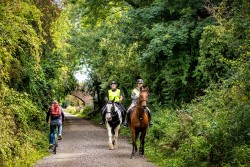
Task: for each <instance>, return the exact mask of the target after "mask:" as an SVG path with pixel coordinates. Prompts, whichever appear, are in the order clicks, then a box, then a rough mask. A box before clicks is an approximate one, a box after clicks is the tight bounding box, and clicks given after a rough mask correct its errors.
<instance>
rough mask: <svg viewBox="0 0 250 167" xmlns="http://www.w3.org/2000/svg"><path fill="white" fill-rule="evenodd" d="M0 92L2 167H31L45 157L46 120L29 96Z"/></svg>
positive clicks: (3, 89) (0, 156)
mask: <svg viewBox="0 0 250 167" xmlns="http://www.w3.org/2000/svg"><path fill="white" fill-rule="evenodd" d="M0 90H1V92H2V94H1V96H0V97H1V98H0V99H1V100H0V120H1V121H0V131H1V134H0V146H1V147H0V166H31V165H32V164H33V163H34V162H35V161H36V160H37V159H39V158H41V157H42V156H43V155H44V154H46V153H45V152H43V151H42V150H45V147H46V146H47V143H46V142H47V140H44V139H46V138H47V133H45V132H46V130H45V127H46V126H45V124H44V123H43V122H45V121H44V118H42V114H41V113H40V111H39V110H38V109H37V107H36V106H35V105H34V103H32V102H31V101H30V100H29V99H28V97H27V96H26V95H24V94H21V93H18V92H16V91H14V90H10V89H8V88H7V87H6V86H4V85H1V87H0ZM42 131H43V132H44V133H42ZM31 155H32V156H31Z"/></svg>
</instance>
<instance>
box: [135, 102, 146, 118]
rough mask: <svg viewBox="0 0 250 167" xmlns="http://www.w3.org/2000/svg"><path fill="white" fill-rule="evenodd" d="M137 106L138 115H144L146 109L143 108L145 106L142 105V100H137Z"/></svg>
mask: <svg viewBox="0 0 250 167" xmlns="http://www.w3.org/2000/svg"><path fill="white" fill-rule="evenodd" d="M136 108H137V115H138V117H142V116H143V114H144V110H143V108H142V107H141V101H138V102H137V104H136Z"/></svg>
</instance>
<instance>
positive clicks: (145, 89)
mask: <svg viewBox="0 0 250 167" xmlns="http://www.w3.org/2000/svg"><path fill="white" fill-rule="evenodd" d="M148 91H149V90H148V87H146V88H142V90H141V92H148Z"/></svg>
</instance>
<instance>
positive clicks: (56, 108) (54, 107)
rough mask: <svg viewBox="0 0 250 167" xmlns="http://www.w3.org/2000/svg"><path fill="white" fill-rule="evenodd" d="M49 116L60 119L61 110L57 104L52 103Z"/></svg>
mask: <svg viewBox="0 0 250 167" xmlns="http://www.w3.org/2000/svg"><path fill="white" fill-rule="evenodd" d="M50 115H51V116H52V117H60V116H61V115H62V112H61V108H60V107H59V105H58V103H52V105H51V107H50Z"/></svg>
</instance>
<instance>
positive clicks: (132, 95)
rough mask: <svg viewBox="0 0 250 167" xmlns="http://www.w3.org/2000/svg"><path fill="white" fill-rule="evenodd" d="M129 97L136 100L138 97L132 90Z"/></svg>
mask: <svg viewBox="0 0 250 167" xmlns="http://www.w3.org/2000/svg"><path fill="white" fill-rule="evenodd" d="M131 99H132V100H137V99H138V97H137V96H136V93H135V92H134V91H132V93H131Z"/></svg>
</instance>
